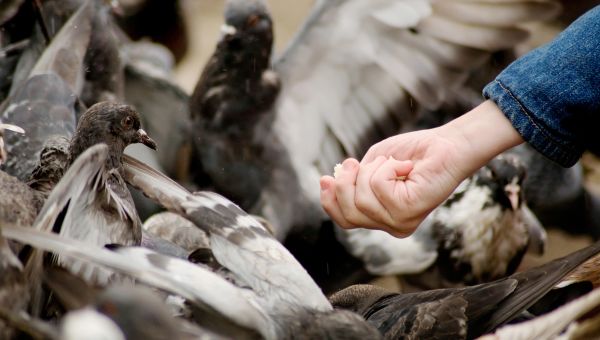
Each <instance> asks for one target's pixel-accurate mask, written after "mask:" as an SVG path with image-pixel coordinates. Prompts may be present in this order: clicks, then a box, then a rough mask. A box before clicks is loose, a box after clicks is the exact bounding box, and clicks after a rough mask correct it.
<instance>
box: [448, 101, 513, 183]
mask: <svg viewBox="0 0 600 340" xmlns="http://www.w3.org/2000/svg"><path fill="white" fill-rule="evenodd" d="M439 132H440V134H442V135H443V136H444V137H446V138H449V139H451V140H456V141H457V145H463V146H464V150H461V151H460V155H461V159H459V160H457V163H458V164H459V165H460V167H461V169H460V171H461V174H460V176H461V177H466V176H468V175H470V174H471V173H472V172H474V171H476V170H477V169H479V168H480V167H482V166H484V165H485V164H487V163H488V162H489V161H490V160H491V159H492V158H494V157H495V156H496V155H498V154H500V153H502V152H503V151H505V150H507V149H510V148H512V147H513V146H516V145H518V144H521V143H523V138H522V137H521V135H520V134H519V133H518V132H517V130H515V128H514V127H513V126H512V124H511V122H510V121H509V120H508V119H507V118H506V117H505V116H504V114H503V113H502V111H500V109H499V108H498V106H497V105H496V104H495V103H494V102H492V101H490V100H488V101H485V102H483V103H482V104H480V105H479V106H477V107H476V108H474V109H473V110H471V111H469V112H467V113H465V114H464V115H462V116H460V117H458V118H456V119H454V120H453V121H451V122H449V123H447V124H446V125H443V126H442V127H440V128H439ZM463 156H464V157H463Z"/></svg>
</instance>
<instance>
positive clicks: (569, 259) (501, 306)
mask: <svg viewBox="0 0 600 340" xmlns="http://www.w3.org/2000/svg"><path fill="white" fill-rule="evenodd" d="M599 251H600V243H595V244H593V245H591V246H589V247H586V248H584V249H581V250H579V251H576V252H574V253H572V254H570V255H567V256H565V257H563V258H560V259H556V260H554V261H551V262H549V263H546V264H544V265H542V266H539V267H536V268H532V269H529V270H526V271H523V272H520V273H517V274H513V275H512V276H509V277H507V278H504V279H500V280H497V281H493V282H489V283H484V284H480V285H476V286H469V287H465V288H446V289H436V290H429V291H424V292H417V293H407V294H398V293H393V292H389V291H387V290H385V289H383V288H380V287H376V286H371V285H355V286H350V287H348V288H347V289H344V290H342V291H340V292H338V293H336V294H334V295H332V296H331V297H330V301H331V302H332V304H333V305H334V306H335V307H336V308H343V309H349V310H351V311H354V312H356V313H358V314H360V315H362V316H364V317H365V319H366V320H367V321H368V322H370V323H371V324H372V325H374V326H375V327H377V329H379V331H380V332H381V333H382V334H383V336H384V337H385V338H394V339H396V338H403V337H406V338H423V337H427V338H453V339H472V338H474V337H477V336H480V335H483V334H486V333H488V332H490V331H493V330H494V329H496V328H497V327H498V326H500V325H503V324H504V323H506V322H508V321H510V320H511V319H513V318H514V317H516V316H518V315H519V314H520V313H521V312H522V311H524V310H525V309H526V308H528V307H529V306H531V305H532V304H533V303H535V302H536V301H537V300H539V299H540V298H541V297H543V296H544V295H545V294H546V293H547V292H548V291H549V290H551V289H552V287H553V286H554V285H556V283H558V282H559V281H560V280H561V279H562V278H563V277H564V276H565V275H566V274H568V273H569V272H570V271H572V270H573V269H575V268H576V267H577V266H579V265H580V264H581V263H583V262H584V261H586V260H587V259H588V258H590V257H591V256H593V255H595V254H597V253H598V252H599Z"/></svg>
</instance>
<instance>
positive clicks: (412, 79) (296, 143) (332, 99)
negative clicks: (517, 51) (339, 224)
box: [275, 0, 560, 202]
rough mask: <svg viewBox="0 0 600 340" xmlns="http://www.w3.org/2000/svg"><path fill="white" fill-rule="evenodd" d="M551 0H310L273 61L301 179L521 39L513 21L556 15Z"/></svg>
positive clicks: (310, 185)
mask: <svg viewBox="0 0 600 340" xmlns="http://www.w3.org/2000/svg"><path fill="white" fill-rule="evenodd" d="M559 8H560V6H559V5H558V4H557V3H556V2H555V1H552V0H548V1H526V0H523V1H521V0H515V1H506V0H473V1H465V0H446V1H431V0H373V1H360V0H347V1H342V0H319V1H317V3H316V5H315V7H314V10H313V11H312V14H311V15H310V17H309V18H308V20H307V21H306V22H305V25H304V27H303V29H302V30H301V31H300V33H299V34H298V36H297V37H296V38H295V39H294V40H293V42H292V44H291V45H290V47H289V48H288V49H287V50H286V51H285V52H284V53H283V54H282V55H281V57H280V58H279V59H278V60H277V61H276V62H275V69H276V71H277V72H278V74H279V76H280V79H281V83H282V92H281V94H280V96H279V100H278V102H277V118H276V129H277V134H278V135H279V136H280V139H281V140H282V142H283V143H284V144H285V145H286V147H287V149H288V150H289V153H290V155H291V157H292V162H293V165H294V167H295V169H296V171H297V172H298V173H299V174H301V176H302V181H303V182H302V185H303V188H304V190H306V191H307V192H308V193H309V194H310V196H311V198H313V199H314V200H316V201H317V202H318V199H319V196H318V195H319V192H318V185H315V183H318V178H319V176H320V175H322V174H324V173H329V172H330V171H331V169H332V168H333V166H334V165H335V164H336V163H337V162H339V161H340V160H341V159H344V158H346V157H348V156H352V157H360V156H361V155H362V154H363V153H364V151H366V148H367V147H368V146H370V145H371V144H373V143H374V142H377V141H379V140H381V139H383V138H385V137H388V136H390V135H392V134H395V133H397V132H398V131H399V128H400V127H401V124H402V123H403V122H407V120H409V119H411V117H413V116H414V115H415V111H416V109H417V107H418V106H423V107H425V108H428V109H435V108H437V107H439V106H440V105H441V104H442V103H443V102H444V101H445V100H446V99H448V97H449V96H450V95H451V94H452V91H454V90H456V89H457V87H458V86H460V85H461V84H462V82H463V81H464V80H465V78H466V77H467V75H468V74H469V72H471V71H472V70H473V69H475V68H476V67H478V66H479V65H481V64H482V63H483V62H484V61H485V60H486V58H487V57H488V56H489V55H490V52H492V51H496V50H500V49H504V48H510V47H512V46H514V45H515V44H516V43H518V42H520V41H522V40H523V39H525V38H526V37H527V32H526V31H524V30H522V29H520V28H518V25H519V24H521V23H523V22H526V21H533V20H544V19H548V18H550V17H552V16H553V15H555V14H557V13H558V10H559Z"/></svg>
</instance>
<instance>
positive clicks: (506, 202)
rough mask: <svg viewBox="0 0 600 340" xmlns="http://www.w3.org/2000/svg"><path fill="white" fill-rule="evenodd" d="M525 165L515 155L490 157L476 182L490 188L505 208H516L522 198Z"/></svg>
mask: <svg viewBox="0 0 600 340" xmlns="http://www.w3.org/2000/svg"><path fill="white" fill-rule="evenodd" d="M525 173H526V171H525V166H524V165H523V163H522V162H521V161H520V160H519V158H518V157H517V156H515V155H500V156H498V157H496V158H494V159H492V160H491V161H490V162H489V163H488V164H487V165H486V166H485V167H484V168H482V170H481V171H480V173H479V176H478V183H479V184H484V185H487V186H489V187H490V188H492V190H493V192H494V196H495V197H494V198H495V199H496V200H497V201H498V202H499V203H500V204H501V205H502V207H503V208H505V209H511V210H517V209H519V208H520V207H521V204H522V203H523V199H524V193H523V190H522V188H523V180H524V179H525Z"/></svg>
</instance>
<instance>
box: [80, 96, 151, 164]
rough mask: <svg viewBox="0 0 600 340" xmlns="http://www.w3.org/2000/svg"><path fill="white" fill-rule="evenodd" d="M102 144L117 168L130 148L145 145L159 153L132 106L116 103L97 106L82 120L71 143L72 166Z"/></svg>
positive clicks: (86, 113) (91, 108)
mask: <svg viewBox="0 0 600 340" xmlns="http://www.w3.org/2000/svg"><path fill="white" fill-rule="evenodd" d="M98 143H105V144H107V145H108V149H109V158H110V160H111V161H112V162H113V165H118V164H120V161H121V156H122V155H123V150H125V147H127V146H128V145H129V144H134V143H142V144H144V145H146V146H147V147H149V148H151V149H154V150H156V143H155V142H154V141H153V140H152V139H151V138H150V137H149V136H148V134H146V131H144V130H143V129H142V128H141V119H140V115H139V113H137V111H135V110H134V109H133V108H132V107H131V106H128V105H123V104H117V103H112V102H100V103H97V104H95V105H93V106H92V107H90V108H89V109H88V110H87V111H86V112H85V113H84V114H83V115H82V116H81V118H80V119H79V123H78V125H77V131H76V132H75V135H74V136H73V139H72V140H71V145H70V157H71V163H72V162H73V161H74V160H75V159H76V158H77V156H79V155H80V154H81V153H82V152H83V151H85V150H86V149H87V148H89V147H91V146H93V145H95V144H98ZM114 161H117V163H114Z"/></svg>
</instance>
